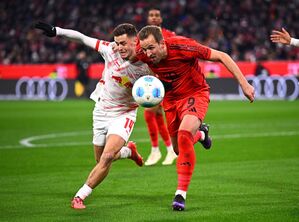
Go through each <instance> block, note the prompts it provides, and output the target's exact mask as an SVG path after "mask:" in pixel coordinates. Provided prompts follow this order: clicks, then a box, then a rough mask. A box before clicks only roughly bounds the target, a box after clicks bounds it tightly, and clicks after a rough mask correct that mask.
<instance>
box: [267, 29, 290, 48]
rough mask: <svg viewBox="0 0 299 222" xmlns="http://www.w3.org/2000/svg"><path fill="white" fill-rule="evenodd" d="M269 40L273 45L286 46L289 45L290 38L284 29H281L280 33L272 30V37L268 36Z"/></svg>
mask: <svg viewBox="0 0 299 222" xmlns="http://www.w3.org/2000/svg"><path fill="white" fill-rule="evenodd" d="M270 39H271V41H272V42H275V43H282V44H286V45H289V44H291V36H290V34H289V33H288V32H287V30H285V29H284V28H282V30H281V31H277V30H273V31H272V35H270Z"/></svg>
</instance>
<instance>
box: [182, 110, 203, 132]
mask: <svg viewBox="0 0 299 222" xmlns="http://www.w3.org/2000/svg"><path fill="white" fill-rule="evenodd" d="M200 124H201V121H200V119H199V118H198V117H197V116H195V115H189V114H187V115H185V116H184V117H183V119H182V122H181V124H180V128H179V130H186V131H188V132H191V133H192V135H194V134H195V133H196V131H197V130H198V128H199V127H200Z"/></svg>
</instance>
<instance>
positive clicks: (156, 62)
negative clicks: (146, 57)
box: [151, 58, 159, 64]
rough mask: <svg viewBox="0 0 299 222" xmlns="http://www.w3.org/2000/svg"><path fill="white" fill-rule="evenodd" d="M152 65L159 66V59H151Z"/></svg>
mask: <svg viewBox="0 0 299 222" xmlns="http://www.w3.org/2000/svg"><path fill="white" fill-rule="evenodd" d="M151 61H152V63H154V64H158V63H159V60H158V59H157V58H151Z"/></svg>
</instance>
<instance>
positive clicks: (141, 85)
mask: <svg viewBox="0 0 299 222" xmlns="http://www.w3.org/2000/svg"><path fill="white" fill-rule="evenodd" d="M164 94H165V90H164V86H163V84H162V82H161V81H160V80H159V79H158V78H156V77H154V76H142V77H140V78H139V79H138V80H137V81H136V82H135V83H134V85H133V89H132V95H133V98H134V100H135V101H136V102H137V103H138V104H139V105H140V106H143V107H153V106H156V105H158V104H160V103H161V102H162V100H163V98H164Z"/></svg>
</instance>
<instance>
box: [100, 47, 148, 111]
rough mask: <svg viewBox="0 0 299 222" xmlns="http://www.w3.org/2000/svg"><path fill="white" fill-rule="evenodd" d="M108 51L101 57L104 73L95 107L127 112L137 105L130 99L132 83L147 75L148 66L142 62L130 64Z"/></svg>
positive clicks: (118, 55)
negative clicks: (103, 61) (103, 60)
mask: <svg viewBox="0 0 299 222" xmlns="http://www.w3.org/2000/svg"><path fill="white" fill-rule="evenodd" d="M110 50H111V51H108V52H106V53H105V55H104V56H103V57H104V59H105V71H104V73H103V77H102V79H103V80H104V84H103V87H102V91H101V93H100V98H101V99H100V101H99V102H98V104H97V105H99V106H101V107H103V108H104V109H107V110H108V109H109V110H110V111H129V110H132V109H136V108H137V107H138V105H137V104H136V103H135V101H134V99H133V97H132V87H133V84H134V82H135V81H136V80H137V79H138V78H139V77H141V76H143V75H147V74H149V69H148V66H147V65H146V64H144V63H142V62H140V61H139V62H136V63H130V62H129V61H126V60H123V59H122V58H121V56H120V54H119V53H118V52H113V51H112V48H111V49H110Z"/></svg>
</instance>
